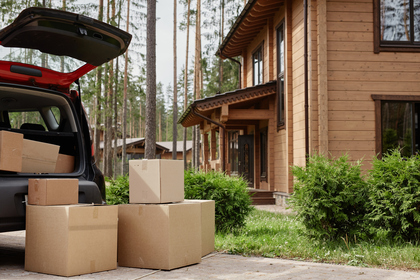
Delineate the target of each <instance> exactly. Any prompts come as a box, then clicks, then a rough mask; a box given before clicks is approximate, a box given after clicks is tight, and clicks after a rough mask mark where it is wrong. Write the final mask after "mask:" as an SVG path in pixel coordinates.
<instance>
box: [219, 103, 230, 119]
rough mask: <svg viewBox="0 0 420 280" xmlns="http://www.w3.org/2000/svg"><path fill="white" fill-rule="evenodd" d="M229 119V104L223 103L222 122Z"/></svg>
mask: <svg viewBox="0 0 420 280" xmlns="http://www.w3.org/2000/svg"><path fill="white" fill-rule="evenodd" d="M228 119H229V105H227V104H223V105H222V113H221V114H220V121H221V122H222V123H225V122H227V120H228Z"/></svg>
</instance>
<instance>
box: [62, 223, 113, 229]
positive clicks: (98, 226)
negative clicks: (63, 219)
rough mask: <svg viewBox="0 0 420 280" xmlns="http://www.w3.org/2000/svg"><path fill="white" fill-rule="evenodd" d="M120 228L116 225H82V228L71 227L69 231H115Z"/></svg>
mask: <svg viewBox="0 0 420 280" xmlns="http://www.w3.org/2000/svg"><path fill="white" fill-rule="evenodd" d="M117 228H118V224H115V225H81V226H69V231H83V230H90V231H92V230H110V229H112V230H115V229H117Z"/></svg>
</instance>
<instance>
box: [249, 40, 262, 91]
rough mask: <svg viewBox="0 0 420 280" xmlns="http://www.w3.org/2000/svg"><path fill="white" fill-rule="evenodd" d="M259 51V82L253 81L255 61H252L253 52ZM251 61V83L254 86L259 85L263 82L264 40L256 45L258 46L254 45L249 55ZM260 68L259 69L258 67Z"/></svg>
mask: <svg viewBox="0 0 420 280" xmlns="http://www.w3.org/2000/svg"><path fill="white" fill-rule="evenodd" d="M258 52H260V53H261V72H260V71H258V72H259V74H261V81H259V83H257V84H256V83H255V63H254V57H255V54H256V53H258ZM251 61H252V85H253V86H256V85H261V84H263V83H264V41H262V42H261V44H259V45H258V47H256V48H255V49H254V51H253V52H252V55H251ZM258 70H260V69H258ZM258 77H260V75H258Z"/></svg>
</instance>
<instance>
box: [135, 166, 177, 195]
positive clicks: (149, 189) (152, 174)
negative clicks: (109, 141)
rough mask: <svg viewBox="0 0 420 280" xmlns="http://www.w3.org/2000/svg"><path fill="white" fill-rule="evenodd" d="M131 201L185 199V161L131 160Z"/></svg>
mask: <svg viewBox="0 0 420 280" xmlns="http://www.w3.org/2000/svg"><path fill="white" fill-rule="evenodd" d="M129 182H130V203H169V202H180V201H183V200H184V162H183V161H181V160H164V159H152V160H130V161H129Z"/></svg>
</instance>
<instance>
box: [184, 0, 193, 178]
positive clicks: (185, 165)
mask: <svg viewBox="0 0 420 280" xmlns="http://www.w3.org/2000/svg"><path fill="white" fill-rule="evenodd" d="M190 6H191V0H188V12H187V45H186V55H185V70H184V111H186V110H187V107H188V44H189V37H190ZM183 136H184V137H183V150H182V158H183V159H184V169H185V170H186V169H187V168H188V165H187V128H186V127H184V135H183Z"/></svg>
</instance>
